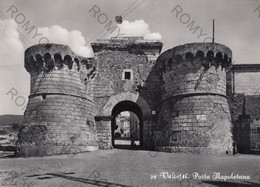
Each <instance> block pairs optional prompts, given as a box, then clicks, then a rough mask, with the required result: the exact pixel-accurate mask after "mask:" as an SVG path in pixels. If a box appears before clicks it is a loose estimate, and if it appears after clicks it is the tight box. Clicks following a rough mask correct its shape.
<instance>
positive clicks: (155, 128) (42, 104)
mask: <svg viewBox="0 0 260 187" xmlns="http://www.w3.org/2000/svg"><path fill="white" fill-rule="evenodd" d="M162 45H163V44H162V43H161V42H159V41H147V40H144V39H143V38H142V37H123V38H111V39H103V40H97V41H96V42H95V43H92V44H91V46H92V48H93V51H94V54H95V56H94V58H84V57H81V56H79V55H77V54H75V53H74V52H72V51H71V50H70V48H69V47H67V46H63V45H58V44H41V45H35V46H32V47H30V48H28V49H27V50H26V52H25V68H26V70H27V71H28V72H29V73H30V74H31V93H30V96H29V103H28V105H27V109H26V111H25V114H24V123H23V128H22V130H21V132H20V133H19V136H18V142H17V150H16V155H17V156H43V155H55V154H71V153H77V152H84V151H92V150H97V149H111V148H113V139H114V137H113V134H114V133H113V132H114V130H115V129H114V127H115V118H116V116H117V115H118V114H119V113H120V112H122V111H131V112H134V113H135V114H136V115H137V116H138V118H139V121H140V143H141V147H142V148H143V149H147V150H158V151H167V152H192V153H212V154H218V153H226V152H231V150H232V143H233V140H232V134H231V122H230V120H231V119H230V112H229V107H228V103H227V97H226V69H227V68H228V67H229V66H230V65H231V57H232V52H231V50H230V49H229V48H227V47H225V46H224V45H221V44H216V43H192V44H186V45H182V46H177V47H175V48H173V49H170V50H168V51H166V52H164V53H163V54H161V55H160V52H161V49H162Z"/></svg>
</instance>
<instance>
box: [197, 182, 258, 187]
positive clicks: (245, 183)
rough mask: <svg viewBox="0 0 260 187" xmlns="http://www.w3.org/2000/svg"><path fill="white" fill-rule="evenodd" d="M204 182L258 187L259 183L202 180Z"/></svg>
mask: <svg viewBox="0 0 260 187" xmlns="http://www.w3.org/2000/svg"><path fill="white" fill-rule="evenodd" d="M202 182H203V183H206V184H211V185H215V186H219V187H249V186H250V187H259V186H260V185H259V184H257V183H254V182H246V181H243V183H236V182H227V181H202Z"/></svg>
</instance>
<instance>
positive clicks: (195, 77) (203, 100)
mask: <svg viewBox="0 0 260 187" xmlns="http://www.w3.org/2000/svg"><path fill="white" fill-rule="evenodd" d="M231 56H232V52H231V50H230V49H229V48H227V47H226V46H224V45H221V44H216V43H191V44H186V45H181V46H177V47H174V48H172V49H170V50H168V51H166V52H164V53H162V54H161V55H160V57H159V58H158V60H157V64H158V65H159V67H160V70H161V73H162V79H163V85H164V88H163V89H164V90H163V96H162V101H161V104H160V108H159V109H158V110H159V111H160V114H159V117H158V125H159V126H158V127H157V132H156V140H155V147H156V149H157V150H160V151H167V152H198V153H225V152H226V151H232V135H231V122H230V112H229V107H228V103H227V97H226V69H227V67H229V66H230V65H231Z"/></svg>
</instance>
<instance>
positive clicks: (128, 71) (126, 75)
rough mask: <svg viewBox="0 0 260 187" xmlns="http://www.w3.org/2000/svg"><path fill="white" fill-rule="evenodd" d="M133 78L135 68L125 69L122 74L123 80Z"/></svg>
mask: <svg viewBox="0 0 260 187" xmlns="http://www.w3.org/2000/svg"><path fill="white" fill-rule="evenodd" d="M132 79H133V70H132V69H124V70H123V74H122V80H132Z"/></svg>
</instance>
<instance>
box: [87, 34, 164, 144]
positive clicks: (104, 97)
mask: <svg viewBox="0 0 260 187" xmlns="http://www.w3.org/2000/svg"><path fill="white" fill-rule="evenodd" d="M91 45H92V48H93V50H94V52H95V61H96V64H97V73H96V77H95V78H94V81H93V82H92V83H91V84H92V85H91V87H92V88H93V93H94V96H95V103H96V110H97V116H111V115H112V111H113V109H114V107H115V106H116V105H117V104H119V103H120V102H124V101H131V102H133V103H135V104H136V105H137V106H138V107H139V108H140V110H141V111H142V114H140V115H139V117H141V118H142V119H141V121H142V122H143V124H144V123H145V124H151V123H149V122H148V121H147V122H146V120H150V118H151V110H152V109H153V108H155V107H156V105H157V103H158V101H159V100H160V95H161V94H160V92H161V89H160V87H161V82H160V79H159V77H158V72H156V71H155V68H154V65H155V61H156V59H157V57H158V56H159V54H160V50H161V48H162V43H161V42H153V41H145V40H144V39H143V38H138V37H129V38H128V37H126V38H112V39H110V40H98V41H96V42H95V43H92V44H91ZM125 72H129V74H130V78H129V79H125V77H124V76H125V74H124V73H125ZM124 110H129V111H131V110H132V109H131V108H129V106H125V107H122V111H124ZM132 112H135V111H132ZM114 117H116V116H114ZM101 123H105V124H101ZM99 124H100V126H102V127H105V125H108V126H111V124H109V123H107V122H99ZM112 125H113V124H112ZM147 127H148V126H147ZM106 128H108V127H106ZM142 129H143V132H142V133H144V132H145V133H144V136H145V137H143V139H144V140H145V142H144V146H145V147H147V146H149V145H150V144H149V143H150V142H151V141H152V140H151V137H150V136H149V134H150V133H147V131H149V130H150V129H151V128H147V129H144V128H142ZM109 133H111V132H109ZM146 134H147V135H146Z"/></svg>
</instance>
